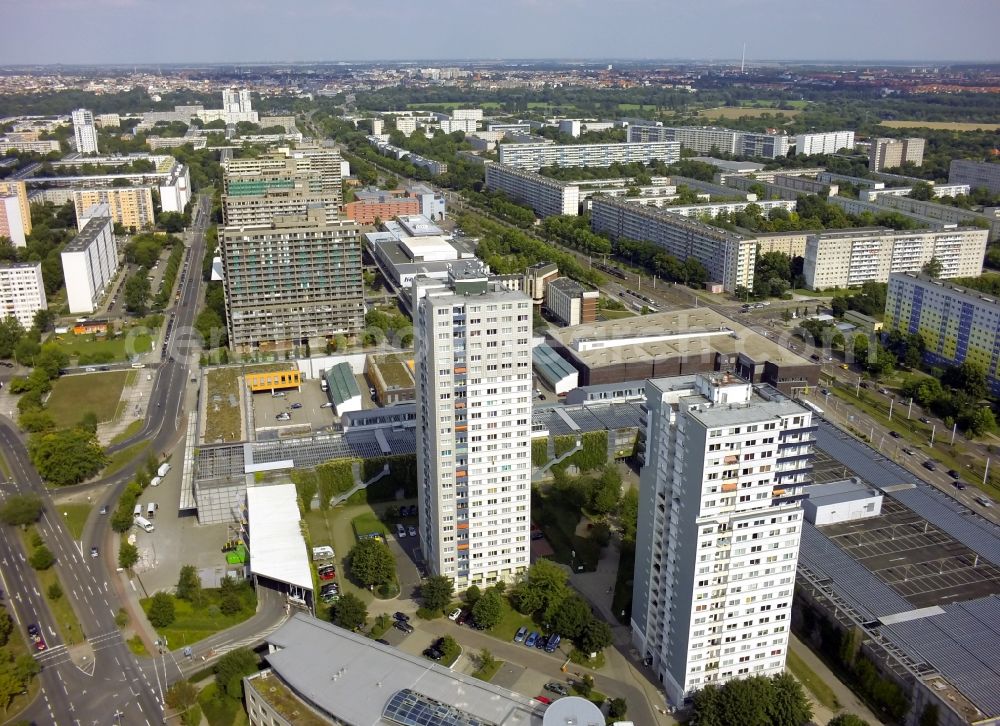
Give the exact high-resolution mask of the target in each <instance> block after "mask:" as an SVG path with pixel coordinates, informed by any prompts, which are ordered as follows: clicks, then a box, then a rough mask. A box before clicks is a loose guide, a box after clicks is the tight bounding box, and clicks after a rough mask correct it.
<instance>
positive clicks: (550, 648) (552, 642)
mask: <svg viewBox="0 0 1000 726" xmlns="http://www.w3.org/2000/svg"><path fill="white" fill-rule="evenodd" d="M561 640H562V637H561V636H560V635H559V634H558V633H553V634H552V635H551V636H550V637H549V642H548V643H546V644H545V652H546V653H555V652H556V648H558V647H559V642H560V641H561Z"/></svg>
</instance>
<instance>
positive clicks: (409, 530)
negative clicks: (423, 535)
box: [406, 524, 417, 537]
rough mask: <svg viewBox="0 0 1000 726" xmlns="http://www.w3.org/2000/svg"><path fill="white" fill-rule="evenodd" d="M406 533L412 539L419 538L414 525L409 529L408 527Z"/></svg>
mask: <svg viewBox="0 0 1000 726" xmlns="http://www.w3.org/2000/svg"><path fill="white" fill-rule="evenodd" d="M406 531H407V532H409V533H410V536H411V537H416V536H417V528H416V527H414V526H413V525H412V524H411V525H410V526H409V527H407V529H406Z"/></svg>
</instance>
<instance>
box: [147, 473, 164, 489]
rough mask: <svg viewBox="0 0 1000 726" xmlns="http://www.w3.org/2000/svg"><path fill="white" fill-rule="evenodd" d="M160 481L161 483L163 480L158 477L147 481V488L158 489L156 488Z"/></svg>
mask: <svg viewBox="0 0 1000 726" xmlns="http://www.w3.org/2000/svg"><path fill="white" fill-rule="evenodd" d="M161 481H163V479H161V478H160V477H158V476H154V477H153V478H152V479H150V480H149V486H151V487H158V486H160V482H161Z"/></svg>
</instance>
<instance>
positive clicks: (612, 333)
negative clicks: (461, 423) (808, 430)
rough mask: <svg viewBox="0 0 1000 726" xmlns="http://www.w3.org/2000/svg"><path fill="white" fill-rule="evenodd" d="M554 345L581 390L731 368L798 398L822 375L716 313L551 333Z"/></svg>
mask: <svg viewBox="0 0 1000 726" xmlns="http://www.w3.org/2000/svg"><path fill="white" fill-rule="evenodd" d="M546 342H547V343H548V344H549V345H550V346H552V348H553V349H554V350H555V351H556V352H557V353H559V355H561V356H562V357H563V358H564V359H566V360H567V361H568V362H569V363H570V365H572V366H573V367H574V368H576V369H577V371H579V373H580V385H581V386H592V385H596V384H609V383H621V382H623V381H635V380H639V379H647V378H656V377H659V376H680V375H688V374H694V373H709V372H712V371H731V372H735V373H737V374H738V375H740V376H742V377H744V378H746V379H747V380H749V381H752V382H754V383H770V384H771V385H773V386H774V387H776V388H778V389H780V390H781V391H783V392H785V393H793V392H795V391H798V390H801V389H803V388H808V387H812V386H815V385H816V382H817V380H818V378H819V366H818V365H815V364H813V363H811V362H810V361H808V360H806V359H805V358H803V357H801V356H799V355H796V354H795V353H793V352H791V351H789V350H788V349H786V348H784V347H783V346H781V345H778V343H777V342H776V341H773V340H770V339H769V338H765V337H764V336H762V335H760V334H759V333H756V332H754V331H753V330H751V329H750V328H747V327H745V326H743V325H741V324H740V323H738V322H736V321H734V320H731V319H730V318H727V317H725V316H723V315H721V314H720V313H717V312H715V311H713V310H711V309H708V308H693V309H689V310H678V311H674V312H667V313H654V314H652V315H642V316H638V317H633V318H623V319H620V320H613V321H607V322H597V323H589V324H587V325H577V326H574V327H571V328H559V329H555V330H553V329H550V330H549V331H548V333H547V335H546Z"/></svg>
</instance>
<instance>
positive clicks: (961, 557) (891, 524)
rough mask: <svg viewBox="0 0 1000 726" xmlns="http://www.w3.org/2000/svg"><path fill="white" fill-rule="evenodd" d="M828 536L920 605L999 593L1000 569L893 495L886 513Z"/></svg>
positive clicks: (832, 528) (834, 528)
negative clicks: (893, 497) (898, 500)
mask: <svg viewBox="0 0 1000 726" xmlns="http://www.w3.org/2000/svg"><path fill="white" fill-rule="evenodd" d="M823 534H825V535H826V536H827V537H829V538H830V539H831V540H832V541H834V542H836V543H837V545H838V546H839V547H840V548H841V549H843V550H844V551H845V552H846V553H848V554H849V555H850V556H851V557H853V558H854V559H856V560H857V561H858V562H860V563H861V564H862V565H864V566H865V567H866V568H867V569H869V570H870V571H871V572H873V573H874V574H875V575H877V576H878V577H879V578H881V579H882V580H884V581H885V582H886V584H888V585H889V586H890V587H892V588H893V589H894V590H896V592H898V593H899V594H900V595H902V596H903V597H905V598H906V599H907V600H909V601H910V602H911V603H913V605H914V606H915V607H928V606H931V605H943V604H945V603H948V602H951V601H954V600H959V601H964V600H973V599H975V598H978V597H985V596H987V595H992V594H994V593H1000V568H998V567H996V566H994V565H992V564H990V563H989V562H987V561H986V560H985V559H983V558H982V557H978V556H977V555H976V553H975V552H973V551H972V550H970V549H969V548H968V547H966V546H965V545H963V544H961V543H960V542H958V541H956V540H955V539H953V538H952V537H951V536H950V535H948V534H947V533H945V532H942V531H941V530H940V529H938V528H937V527H935V526H934V525H932V524H931V523H930V522H928V521H927V520H925V519H923V518H922V517H920V516H919V515H917V514H916V513H915V512H913V511H911V510H910V509H907V508H906V507H904V506H903V505H902V504H900V503H899V502H897V501H896V500H894V499H892V498H890V497H884V498H883V500H882V514H881V516H878V517H872V518H870V519H863V520H860V521H855V522H844V523H842V524H834V525H829V526H827V527H823Z"/></svg>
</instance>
